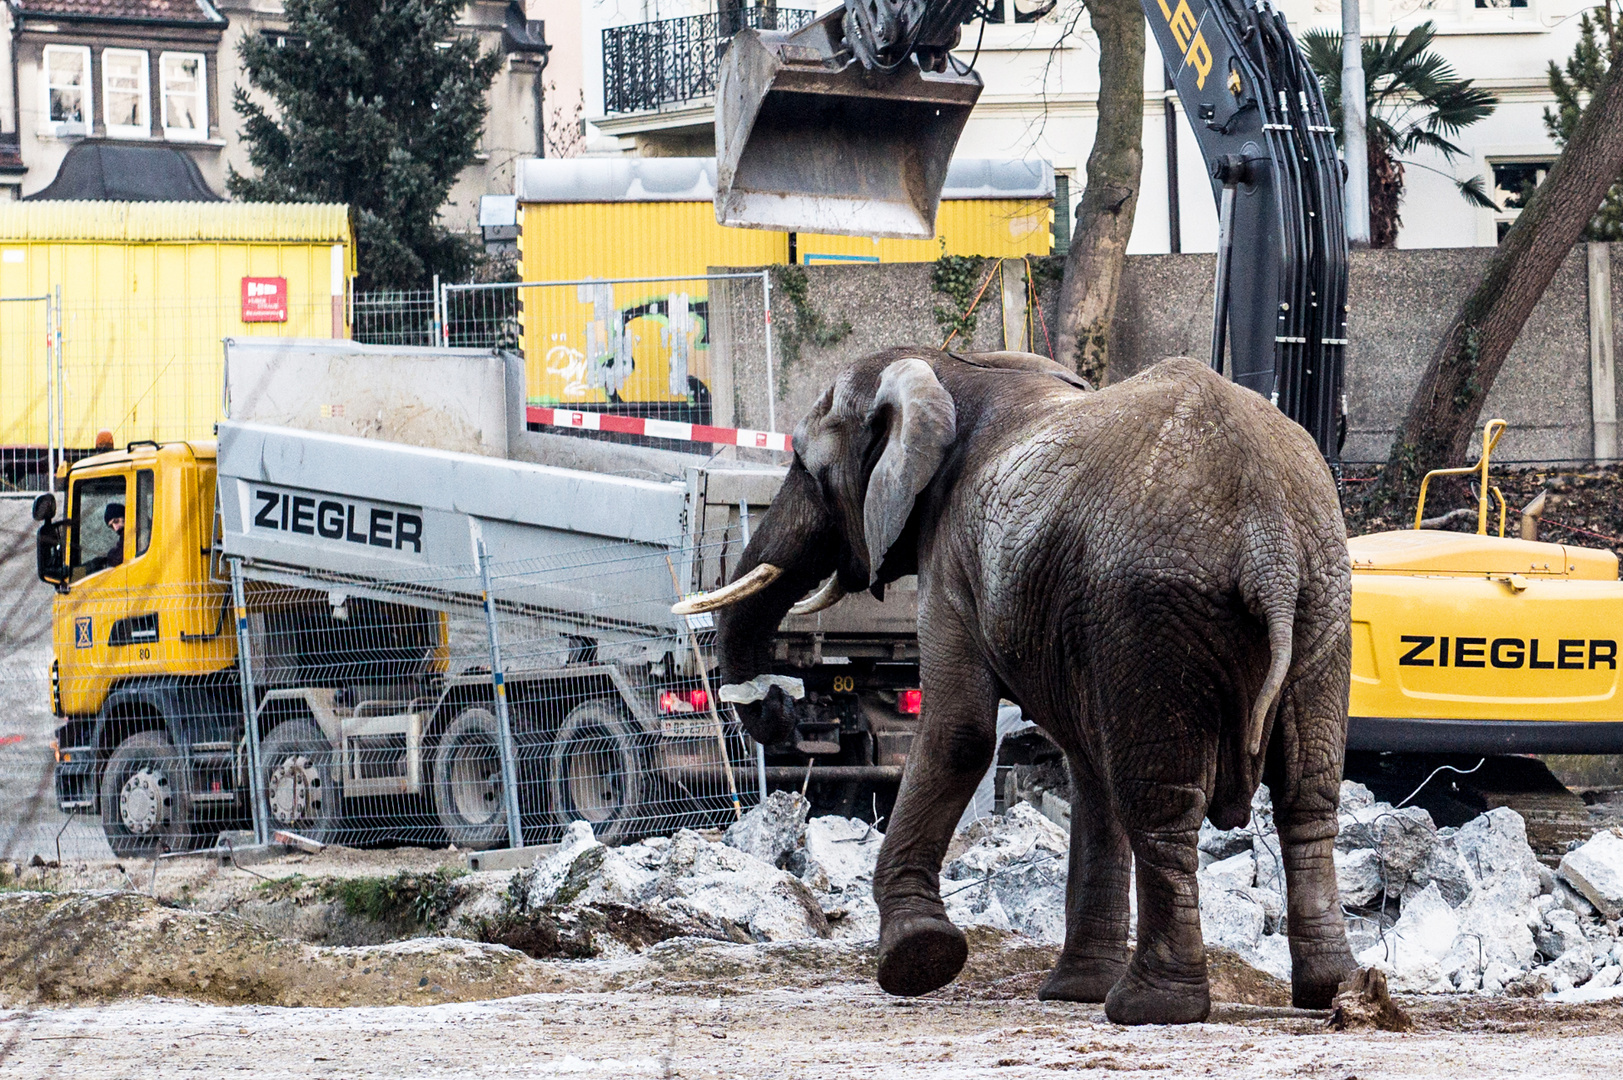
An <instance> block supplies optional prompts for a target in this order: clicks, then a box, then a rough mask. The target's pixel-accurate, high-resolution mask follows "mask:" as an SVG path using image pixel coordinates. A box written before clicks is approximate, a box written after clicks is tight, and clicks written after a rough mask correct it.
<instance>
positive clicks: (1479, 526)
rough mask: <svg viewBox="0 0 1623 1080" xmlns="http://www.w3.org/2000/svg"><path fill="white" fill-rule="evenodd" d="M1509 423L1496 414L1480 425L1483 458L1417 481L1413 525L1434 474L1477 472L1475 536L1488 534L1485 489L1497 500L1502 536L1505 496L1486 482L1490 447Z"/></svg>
mask: <svg viewBox="0 0 1623 1080" xmlns="http://www.w3.org/2000/svg"><path fill="white" fill-rule="evenodd" d="M1507 426H1509V425H1507V424H1506V423H1505V421H1503V420H1500V419H1498V418H1497V417H1496V418H1494V419H1492V420H1489V421H1488V422H1487V423H1486V424H1484V425H1482V457H1481V459H1480V460H1479V461H1478V462H1477V463H1476V464H1475V465H1462V466H1460V467H1458V468H1454V469H1433V470H1431V471H1430V472H1428V473H1427V474H1426V475H1425V476H1424V477H1422V478H1421V480H1420V499H1419V501H1418V502H1416V503H1415V508H1414V527H1415V528H1416V529H1419V528H1420V523H1421V521H1423V520H1424V519H1425V515H1426V490H1427V489H1428V488H1430V487H1431V478H1432V477H1434V476H1470V475H1471V474H1472V473H1476V474H1478V475H1479V476H1480V482H1479V483H1478V484H1477V508H1476V532H1477V535H1478V536H1487V535H1488V491H1489V490H1490V488H1491V490H1492V491H1493V494H1494V496H1495V497H1496V498H1497V499H1498V500H1499V535H1500V536H1504V535H1505V497H1504V495H1503V494H1501V493H1500V491H1499V489H1498V488H1497V487H1492V486H1491V485H1490V484H1489V483H1488V465H1489V459H1490V458H1491V457H1492V456H1493V448H1494V447H1496V446H1498V445H1499V438H1500V436H1502V435H1503V434H1504V433H1505V428H1506V427H1507Z"/></svg>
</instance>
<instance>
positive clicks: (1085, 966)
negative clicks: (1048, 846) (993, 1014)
mask: <svg viewBox="0 0 1623 1080" xmlns="http://www.w3.org/2000/svg"><path fill="white" fill-rule="evenodd" d="M1069 761H1070V766H1071V792H1072V795H1071V856H1070V872H1069V875H1068V876H1067V878H1066V881H1065V950H1064V951H1063V952H1062V953H1060V957H1059V961H1058V962H1057V963H1056V964H1055V965H1054V970H1052V971H1050V972H1049V973H1048V978H1047V979H1046V980H1045V981H1044V982H1043V985H1042V988H1041V989H1040V990H1038V991H1037V996H1038V998H1040V999H1042V1000H1043V1001H1085V1002H1102V1001H1104V1000H1105V995H1106V994H1108V993H1109V992H1110V988H1111V987H1113V986H1115V985H1116V983H1117V982H1119V981H1120V980H1121V977H1122V975H1124V974H1125V973H1126V971H1127V959H1128V956H1129V955H1130V950H1129V948H1128V945H1127V931H1128V918H1129V909H1128V904H1127V889H1128V887H1129V883H1130V881H1131V878H1132V866H1133V852H1132V848H1131V847H1130V846H1129V845H1128V843H1127V833H1126V832H1124V831H1123V830H1122V827H1121V822H1120V821H1119V820H1117V818H1116V814H1115V811H1114V810H1112V809H1111V806H1110V798H1109V790H1108V788H1107V787H1106V786H1105V784H1104V782H1103V780H1102V779H1101V778H1100V776H1099V774H1098V771H1097V770H1096V769H1095V768H1094V767H1093V764H1092V763H1091V762H1089V761H1087V760H1086V759H1084V758H1079V757H1077V756H1076V755H1074V754H1073V755H1069Z"/></svg>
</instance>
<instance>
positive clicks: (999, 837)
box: [941, 803, 1070, 944]
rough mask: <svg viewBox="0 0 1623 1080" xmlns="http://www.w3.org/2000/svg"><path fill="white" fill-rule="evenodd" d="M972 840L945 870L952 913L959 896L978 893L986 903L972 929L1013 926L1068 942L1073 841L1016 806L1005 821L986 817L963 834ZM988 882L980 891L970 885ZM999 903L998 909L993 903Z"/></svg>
mask: <svg viewBox="0 0 1623 1080" xmlns="http://www.w3.org/2000/svg"><path fill="white" fill-rule="evenodd" d="M963 836H964V838H965V839H968V840H970V841H971V843H970V845H969V847H968V848H967V849H965V850H964V851H963V852H962V853H961V854H960V855H959V856H958V857H957V858H956V859H953V860H952V861H951V862H949V863H948V864H947V865H946V867H945V868H943V870H942V872H941V877H942V882H941V891H942V894H943V896H944V897H946V898H947V911H948V914H949V915H951V914H952V912H953V902H952V898H951V897H947V894H948V893H949V892H951V893H952V894H953V895H954V896H964V895H965V894H975V895H976V896H978V897H980V896H984V897H985V902H984V903H983V902H982V901H981V900H979V899H977V900H975V901H972V903H974V904H980V905H981V906H980V907H979V909H978V910H975V911H973V912H972V914H973V915H974V916H975V917H976V921H975V922H974V923H972V924H971V925H988V926H993V927H994V928H996V922H997V921H999V920H1005V921H1007V924H1008V928H1010V929H1014V930H1019V931H1020V932H1021V933H1024V934H1026V935H1027V936H1029V937H1033V938H1036V939H1037V940H1038V941H1044V942H1048V943H1051V944H1063V943H1064V941H1065V875H1066V870H1067V859H1066V856H1067V854H1068V853H1069V851H1070V837H1069V836H1067V835H1066V833H1065V831H1064V830H1062V829H1061V828H1060V827H1059V826H1058V825H1055V824H1054V823H1053V822H1052V821H1049V820H1048V819H1047V818H1046V817H1044V816H1043V815H1042V814H1040V813H1038V812H1037V810H1036V809H1035V808H1034V807H1032V806H1031V805H1030V804H1028V803H1020V804H1018V805H1016V806H1013V807H1011V808H1010V809H1009V811H1008V812H1007V813H1006V814H1004V815H1003V816H1002V817H1001V818H982V819H981V820H979V821H977V822H975V823H974V824H973V825H971V826H970V827H969V828H968V829H966V830H965V831H964V833H963ZM977 881H979V882H982V883H983V885H982V887H981V888H979V889H971V888H969V887H968V886H970V885H972V884H973V883H974V882H977ZM993 898H995V899H996V900H997V901H998V903H997V906H996V907H995V908H994V907H993V906H992V904H991V903H990V901H991V900H992V899H993Z"/></svg>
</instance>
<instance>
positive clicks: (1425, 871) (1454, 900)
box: [1408, 833, 1476, 907]
mask: <svg viewBox="0 0 1623 1080" xmlns="http://www.w3.org/2000/svg"><path fill="white" fill-rule="evenodd" d="M1432 882H1436V883H1437V890H1438V891H1439V892H1441V893H1442V894H1443V899H1444V900H1447V901H1448V903H1449V906H1451V907H1459V906H1460V905H1461V904H1463V903H1465V901H1466V898H1468V897H1469V896H1470V895H1471V890H1472V889H1473V888H1474V887H1475V886H1476V879H1475V876H1474V875H1473V874H1472V873H1471V868H1470V867H1469V866H1467V865H1466V864H1465V859H1464V857H1463V856H1461V855H1460V852H1459V846H1458V845H1457V844H1456V843H1455V841H1454V837H1453V836H1446V837H1445V836H1443V835H1441V833H1439V834H1438V837H1437V842H1436V844H1434V845H1433V846H1432V849H1431V851H1429V852H1428V853H1427V854H1426V857H1425V859H1424V860H1422V861H1421V863H1420V865H1419V866H1418V867H1416V868H1415V869H1414V870H1412V871H1410V873H1409V885H1408V887H1409V888H1411V889H1416V888H1421V889H1423V888H1425V887H1426V886H1427V885H1429V884H1431V883H1432Z"/></svg>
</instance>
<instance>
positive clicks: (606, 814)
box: [547, 698, 647, 844]
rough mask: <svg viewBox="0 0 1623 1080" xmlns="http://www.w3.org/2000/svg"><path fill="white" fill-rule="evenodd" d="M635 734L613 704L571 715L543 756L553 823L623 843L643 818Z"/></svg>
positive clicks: (601, 702)
mask: <svg viewBox="0 0 1623 1080" xmlns="http://www.w3.org/2000/svg"><path fill="white" fill-rule="evenodd" d="M639 742H640V740H639V738H638V733H637V730H636V727H635V726H634V725H633V723H632V721H631V720H630V718H629V717H627V716H626V715H625V713H624V712H622V711H621V710H620V708H619V706H618V705H617V704H616V703H615V702H614V700H613V699H611V698H597V699H594V700H592V701H584V702H582V703H581V704H579V705H576V706H575V707H574V708H573V709H571V710H570V711H569V715H568V716H565V717H564V722H563V724H562V725H561V726H560V727H559V728H558V734H557V736H556V737H555V738H554V739H553V740H552V747H551V749H550V750H549V751H548V754H547V794H548V799H549V802H550V803H551V806H552V809H553V814H554V816H555V820H556V821H557V822H558V823H559V824H561V825H568V824H569V823H570V822H572V821H586V822H590V823H591V826H592V832H593V833H594V834H595V835H596V836H597V838H598V840H600V841H601V842H603V843H605V844H608V843H613V842H614V841H617V840H625V839H627V838H628V837H629V836H630V835H631V833H632V831H633V830H634V829H635V828H637V826H638V825H640V824H642V821H641V818H642V816H643V814H644V809H645V808H644V798H643V792H644V791H645V790H646V787H645V785H646V779H647V778H646V777H645V776H644V775H643V761H642V755H641V754H640V753H639V751H638V743H639Z"/></svg>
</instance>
